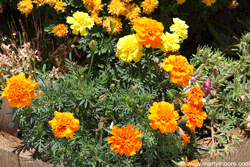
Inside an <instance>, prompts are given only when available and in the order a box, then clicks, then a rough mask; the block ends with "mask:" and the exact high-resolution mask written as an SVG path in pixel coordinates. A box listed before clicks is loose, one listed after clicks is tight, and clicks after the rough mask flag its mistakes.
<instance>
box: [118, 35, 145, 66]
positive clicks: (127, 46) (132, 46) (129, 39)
mask: <svg viewBox="0 0 250 167" xmlns="http://www.w3.org/2000/svg"><path fill="white" fill-rule="evenodd" d="M142 50H143V47H142V45H140V44H139V43H138V42H137V40H136V38H135V35H134V34H133V35H127V36H125V37H122V38H120V39H119V41H118V43H117V52H116V56H117V57H118V58H119V59H122V60H123V61H125V62H127V63H130V62H131V61H134V62H135V63H137V62H138V61H140V59H141V57H142V56H143V52H142Z"/></svg>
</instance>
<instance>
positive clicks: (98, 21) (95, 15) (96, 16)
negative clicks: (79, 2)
mask: <svg viewBox="0 0 250 167" xmlns="http://www.w3.org/2000/svg"><path fill="white" fill-rule="evenodd" d="M90 17H92V18H93V19H94V21H95V23H96V24H100V23H102V17H98V13H93V14H91V16H90Z"/></svg>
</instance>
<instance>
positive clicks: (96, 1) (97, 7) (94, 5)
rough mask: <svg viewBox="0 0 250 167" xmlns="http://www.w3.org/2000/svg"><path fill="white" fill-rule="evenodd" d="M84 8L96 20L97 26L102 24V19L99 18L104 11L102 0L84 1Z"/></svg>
mask: <svg viewBox="0 0 250 167" xmlns="http://www.w3.org/2000/svg"><path fill="white" fill-rule="evenodd" d="M82 1H83V4H84V7H85V8H86V9H87V11H88V12H89V13H90V15H91V17H92V18H94V20H95V23H96V24H100V23H102V17H98V15H99V13H100V11H103V5H102V0H82Z"/></svg>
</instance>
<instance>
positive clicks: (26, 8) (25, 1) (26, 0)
mask: <svg viewBox="0 0 250 167" xmlns="http://www.w3.org/2000/svg"><path fill="white" fill-rule="evenodd" d="M32 9H33V4H32V1H31V0H22V1H20V2H19V3H18V10H19V11H20V12H21V13H22V14H25V15H26V17H27V16H28V14H30V13H31V11H32Z"/></svg>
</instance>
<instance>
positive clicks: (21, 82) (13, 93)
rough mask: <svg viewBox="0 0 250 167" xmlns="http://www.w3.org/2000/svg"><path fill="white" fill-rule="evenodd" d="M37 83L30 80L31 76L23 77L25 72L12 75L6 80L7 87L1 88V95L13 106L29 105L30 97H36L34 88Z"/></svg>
mask: <svg viewBox="0 0 250 167" xmlns="http://www.w3.org/2000/svg"><path fill="white" fill-rule="evenodd" d="M38 85H39V83H36V82H34V83H33V82H32V81H31V76H29V78H28V79H25V74H24V73H22V74H19V75H13V76H12V77H11V78H10V80H8V81H7V87H6V88H5V89H4V90H3V93H2V97H3V98H6V99H7V100H8V102H9V104H10V105H11V106H13V107H17V108H20V107H24V106H29V105H30V103H31V98H35V97H37V95H36V93H34V89H35V88H37V87H38Z"/></svg>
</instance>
